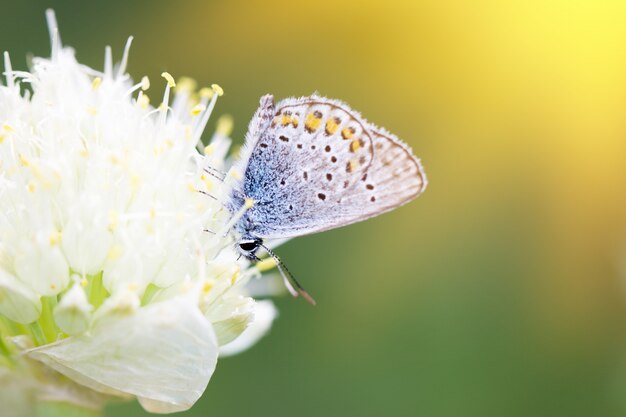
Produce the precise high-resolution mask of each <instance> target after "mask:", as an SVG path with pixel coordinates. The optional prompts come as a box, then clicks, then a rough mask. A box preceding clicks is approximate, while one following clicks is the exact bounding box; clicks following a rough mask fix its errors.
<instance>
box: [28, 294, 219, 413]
mask: <svg viewBox="0 0 626 417" xmlns="http://www.w3.org/2000/svg"><path fill="white" fill-rule="evenodd" d="M29 355H30V356H31V357H33V358H34V359H37V360H39V361H41V362H43V363H45V364H47V365H48V366H50V367H52V368H54V369H55V370H57V371H59V372H61V373H62V374H65V375H67V376H69V377H70V378H72V379H73V380H74V381H76V382H78V383H80V384H83V385H86V386H88V387H90V388H92V389H94V390H97V391H100V392H103V393H113V394H114V393H119V392H123V393H126V394H132V395H134V396H137V397H139V398H140V399H142V400H141V401H142V405H143V406H144V407H145V408H146V410H148V411H151V412H169V411H174V410H175V411H182V410H186V409H188V408H189V407H191V406H192V405H193V404H194V403H195V402H196V400H198V398H200V395H202V393H203V391H204V389H205V388H206V386H207V384H208V382H209V379H210V377H211V375H212V374H213V371H214V370H215V365H216V362H217V341H216V338H215V334H214V332H213V329H212V328H211V325H210V324H209V322H208V321H207V320H206V319H205V318H204V317H203V315H202V314H201V313H200V311H199V310H198V308H197V307H196V304H195V303H194V302H192V301H191V300H190V299H189V298H186V297H178V298H176V299H172V300H169V301H164V302H161V303H157V304H151V305H148V306H146V307H143V308H140V309H139V310H137V311H136V312H135V313H134V314H132V315H129V316H126V317H124V318H120V319H108V320H102V321H100V322H99V323H98V324H97V325H96V326H94V328H93V329H92V330H91V331H90V332H89V333H88V334H84V335H80V336H73V337H70V338H68V339H65V340H63V341H61V342H57V343H54V344H51V345H46V346H42V347H39V348H36V349H33V350H31V351H29Z"/></svg>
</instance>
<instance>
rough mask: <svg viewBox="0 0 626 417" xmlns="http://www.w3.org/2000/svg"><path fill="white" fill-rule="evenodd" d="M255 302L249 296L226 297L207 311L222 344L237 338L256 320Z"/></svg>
mask: <svg viewBox="0 0 626 417" xmlns="http://www.w3.org/2000/svg"><path fill="white" fill-rule="evenodd" d="M255 304H256V303H255V302H254V300H253V299H252V298H249V297H242V296H237V297H229V298H224V299H223V300H222V302H221V303H219V304H217V305H216V307H215V308H213V309H211V310H210V311H209V312H208V313H207V315H206V316H207V318H208V319H209V320H210V321H211V324H213V329H215V334H216V335H217V341H218V343H219V345H220V346H222V345H225V344H226V343H229V342H232V341H233V340H235V339H236V338H237V337H238V336H239V335H240V334H241V333H243V332H244V330H246V329H247V328H248V326H249V325H250V323H252V321H253V320H254V313H255Z"/></svg>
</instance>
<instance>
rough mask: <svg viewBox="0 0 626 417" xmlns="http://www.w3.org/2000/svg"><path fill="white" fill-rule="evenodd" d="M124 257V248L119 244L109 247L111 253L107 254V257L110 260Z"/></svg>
mask: <svg viewBox="0 0 626 417" xmlns="http://www.w3.org/2000/svg"><path fill="white" fill-rule="evenodd" d="M121 257H122V248H121V247H120V246H119V245H113V246H111V249H109V253H108V254H107V259H108V260H110V261H116V260H118V259H120V258H121Z"/></svg>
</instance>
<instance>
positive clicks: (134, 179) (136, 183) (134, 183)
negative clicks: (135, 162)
mask: <svg viewBox="0 0 626 417" xmlns="http://www.w3.org/2000/svg"><path fill="white" fill-rule="evenodd" d="M130 186H131V187H132V188H133V190H137V189H139V187H140V186H141V177H140V176H139V175H137V174H133V175H131V177H130Z"/></svg>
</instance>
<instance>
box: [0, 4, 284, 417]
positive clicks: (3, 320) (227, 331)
mask: <svg viewBox="0 0 626 417" xmlns="http://www.w3.org/2000/svg"><path fill="white" fill-rule="evenodd" d="M48 23H49V27H50V32H51V38H52V54H51V57H50V58H49V59H44V58H35V59H33V65H32V68H31V70H30V72H21V71H14V70H13V69H12V68H11V63H10V60H9V56H8V54H5V56H4V59H5V71H4V76H5V80H6V82H5V85H1V84H0V336H1V337H0V376H1V377H0V384H2V385H3V386H2V387H1V388H0V392H8V391H6V390H5V385H6V384H9V383H14V382H15V381H17V380H18V379H19V380H20V381H22V380H24V379H25V378H26V380H27V381H29V382H28V383H25V384H24V386H25V387H26V386H27V387H28V390H29V393H30V394H28V395H31V394H32V395H34V396H35V397H38V398H53V399H54V398H57V399H60V400H63V401H74V402H76V403H79V404H82V405H88V406H92V407H99V406H101V404H102V401H104V400H106V396H116V397H123V398H125V397H136V398H138V399H139V401H140V403H141V404H142V405H143V407H144V408H145V409H146V410H149V411H154V412H173V411H180V410H185V409H187V408H189V407H190V406H191V405H192V404H193V403H194V402H195V401H196V400H197V399H198V398H199V397H200V395H201V394H202V392H203V391H204V389H205V388H206V386H207V383H208V382H209V379H210V377H211V374H212V373H213V371H214V369H215V365H216V361H217V358H218V355H219V350H220V346H221V345H226V344H228V346H230V348H228V347H227V348H226V349H225V351H229V352H228V353H232V352H234V351H240V350H243V349H245V348H247V347H248V346H250V345H251V344H253V343H254V342H255V341H256V340H258V339H259V338H260V337H261V336H262V335H263V334H264V333H265V332H266V331H267V330H268V328H269V326H270V324H271V322H272V321H273V319H274V317H275V316H276V312H275V309H274V307H273V305H271V303H269V302H264V303H263V304H259V303H257V302H255V301H254V300H253V299H252V298H250V297H248V296H247V295H246V294H247V292H246V288H245V284H246V282H247V281H248V280H249V278H250V277H251V276H253V275H255V274H258V271H256V269H247V268H248V266H247V263H246V262H245V261H243V260H242V261H239V260H238V254H237V253H236V251H235V250H234V247H233V239H232V237H231V236H229V234H228V233H227V232H229V231H228V230H225V228H226V225H227V224H228V222H229V220H230V213H229V212H228V210H226V209H225V208H224V207H223V205H222V203H221V202H220V201H224V200H225V199H226V198H227V196H228V192H229V187H228V186H227V185H226V183H224V182H222V181H220V180H218V179H216V178H214V177H213V176H212V175H211V172H206V171H205V168H207V167H208V166H210V167H212V168H214V169H225V168H228V167H227V166H225V158H226V154H227V151H228V148H229V145H230V139H229V138H228V134H229V130H230V126H229V123H231V122H230V121H229V120H228V119H223V120H222V122H221V124H222V126H221V127H218V132H217V133H216V134H215V135H214V137H213V139H212V141H211V143H210V145H209V146H208V147H207V148H206V152H205V151H204V149H203V147H202V144H201V142H200V136H201V134H202V132H203V130H204V128H205V126H206V124H207V121H208V119H209V116H210V114H211V112H212V110H213V107H214V105H215V103H216V100H217V98H218V96H219V95H221V94H222V93H223V92H222V90H221V88H220V87H219V86H216V85H214V86H213V87H212V89H202V90H200V92H199V93H198V92H196V91H195V87H194V86H193V85H191V82H190V81H183V82H181V83H179V85H178V87H175V82H174V80H173V79H172V77H171V76H170V75H169V74H167V73H164V78H165V79H166V82H167V83H166V86H165V93H164V95H163V99H162V103H161V104H160V105H158V106H157V107H156V108H154V107H152V106H150V105H149V99H148V96H147V93H146V92H145V90H147V89H148V88H149V84H150V83H149V81H148V80H147V78H145V77H144V78H143V79H142V80H141V82H139V83H137V84H134V85H133V84H132V82H131V79H130V78H129V76H128V75H127V74H126V73H125V70H126V63H127V60H128V52H129V47H130V43H131V40H132V39H129V42H128V43H127V45H126V48H125V51H124V55H123V59H122V61H121V63H120V64H119V65H118V66H117V67H115V68H114V66H113V64H112V54H111V49H110V48H107V49H106V54H105V69H104V71H103V72H99V71H96V70H93V69H90V68H88V67H86V66H84V65H81V64H79V63H78V62H77V61H76V59H75V57H74V53H73V50H72V49H70V48H67V47H62V45H61V42H60V38H59V35H58V31H57V26H56V22H55V19H54V15H53V14H52V12H49V13H48ZM27 85H29V86H30V87H29V88H28V87H27V88H25V86H27ZM173 89H174V92H175V94H174V97H173V100H171V102H170V93H171V91H172V90H173ZM203 152H204V153H205V154H203ZM209 171H210V170H209ZM199 191H203V192H204V193H201V192H199ZM206 193H208V194H210V195H211V196H208V195H206ZM204 229H210V230H213V231H214V233H207V232H205V231H204ZM268 303H269V304H268ZM259 307H261V309H260V310H259ZM258 311H260V313H261V314H257V313H258ZM255 315H257V316H256V318H255ZM251 323H254V325H253V327H252V328H251V329H250V331H246V329H247V328H248V327H249V326H250V324H251ZM242 333H244V336H242V338H240V335H241V334H242ZM24 353H25V354H24ZM23 362H25V363H26V362H27V364H26V365H24V363H23ZM16 363H22V365H23V366H22V365H20V366H14V365H15V364H16ZM37 367H41V368H43V369H45V371H44V372H42V371H41V370H37V369H36V368H37ZM18 370H19V371H18ZM52 370H54V371H52ZM12 372H13V374H14V375H13V377H12V376H11V373H12ZM18 372H19V375H18ZM56 372H58V373H61V374H63V375H65V376H67V377H69V378H70V379H71V380H72V381H74V382H75V383H76V384H78V385H76V387H75V388H73V389H72V390H69V391H68V389H65V388H63V389H61V388H59V387H60V386H61V385H63V384H65V385H63V386H66V385H67V382H63V384H61V383H60V382H58V381H60V379H59V378H58V374H56ZM55 384H57V385H55ZM55 386H56V389H51V387H55ZM85 387H87V388H89V389H90V390H93V391H90V390H87V389H85ZM24 392H25V391H24ZM68 392H71V393H73V394H72V395H68ZM61 393H62V394H61ZM86 393H89V394H86ZM24 395H26V394H24ZM13 397H14V398H13V400H15V398H17V397H15V396H13ZM0 400H2V399H1V398H0Z"/></svg>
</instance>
